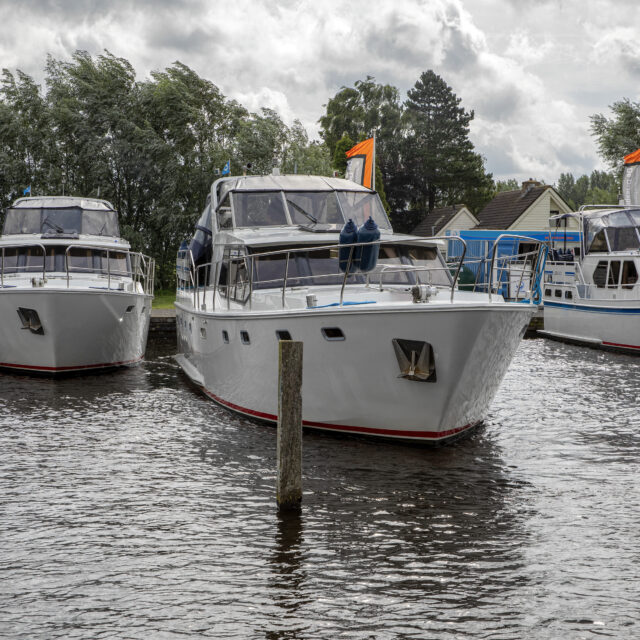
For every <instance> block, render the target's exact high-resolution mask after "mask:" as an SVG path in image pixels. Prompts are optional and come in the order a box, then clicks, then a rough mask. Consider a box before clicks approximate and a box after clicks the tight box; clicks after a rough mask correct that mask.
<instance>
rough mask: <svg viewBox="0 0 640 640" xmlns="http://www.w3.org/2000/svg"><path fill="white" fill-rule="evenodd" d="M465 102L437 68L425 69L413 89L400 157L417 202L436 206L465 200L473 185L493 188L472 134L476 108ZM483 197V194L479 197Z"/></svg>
mask: <svg viewBox="0 0 640 640" xmlns="http://www.w3.org/2000/svg"><path fill="white" fill-rule="evenodd" d="M460 102H461V99H460V98H458V97H457V96H456V95H455V94H454V93H453V91H452V90H451V88H450V87H449V86H448V85H447V84H446V83H445V81H444V80H443V79H442V78H441V77H440V76H438V75H437V74H435V73H434V72H433V71H426V72H424V73H423V74H422V75H421V76H420V78H419V80H418V81H417V82H416V84H415V86H414V88H413V89H410V90H409V92H408V97H407V100H406V102H405V111H404V114H403V120H404V123H405V135H404V137H403V139H402V142H401V158H402V163H403V167H404V173H405V176H406V181H407V195H408V196H409V200H410V203H411V205H412V206H413V208H416V209H420V210H423V211H431V210H432V209H434V208H435V207H436V206H443V205H452V204H455V203H456V202H462V200H461V198H462V197H463V196H468V195H469V194H470V193H471V192H472V191H474V190H478V191H479V192H484V193H485V194H488V193H489V192H490V191H491V190H492V188H493V182H492V179H491V175H489V174H486V173H485V171H484V159H483V158H482V156H480V155H479V154H477V153H475V151H474V149H473V144H472V143H471V141H470V140H469V123H470V122H471V120H472V119H473V111H471V112H467V111H465V110H464V109H463V108H462V107H461V106H460ZM484 199H485V197H484V196H480V197H479V198H478V203H480V202H482V201H484Z"/></svg>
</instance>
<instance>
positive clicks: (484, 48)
mask: <svg viewBox="0 0 640 640" xmlns="http://www.w3.org/2000/svg"><path fill="white" fill-rule="evenodd" d="M638 6H639V4H638V0H615V2H614V1H613V0H526V1H525V0H392V1H389V0H386V1H385V0H366V1H361V0H351V1H348V0H325V1H324V2H318V1H317V0H314V1H312V0H284V1H280V2H269V1H267V0H253V1H249V0H225V1H224V2H223V1H221V0H139V1H137V2H133V1H130V0H0V66H1V67H6V68H9V69H10V70H12V71H15V70H16V69H21V70H22V71H25V72H26V73H28V74H30V75H32V76H33V77H35V78H36V80H38V81H42V79H43V67H44V64H45V59H46V55H47V54H48V53H50V54H52V55H53V56H54V57H55V58H58V59H69V57H70V56H71V54H72V53H73V52H74V51H75V50H76V49H83V50H86V51H89V52H90V53H92V54H98V53H101V52H102V51H103V50H104V49H108V50H109V51H110V52H111V53H113V54H114V55H116V56H121V57H124V58H127V59H128V60H129V61H130V62H131V63H132V64H133V65H134V67H135V68H136V70H137V72H138V74H139V78H144V77H146V76H147V75H148V73H149V71H150V70H153V69H163V68H165V67H167V66H169V65H170V64H171V63H173V62H174V61H176V60H180V61H181V62H183V63H185V64H186V65H188V66H190V67H191V68H192V69H194V70H195V71H196V72H197V73H198V74H199V75H201V76H203V77H205V78H207V79H209V80H211V81H213V82H214V83H215V84H216V85H218V87H220V89H221V90H222V92H223V93H224V94H225V95H226V96H228V97H232V98H236V99H237V100H239V101H240V102H241V103H242V104H243V105H245V106H246V107H247V108H249V109H251V110H257V109H259V108H260V107H272V108H275V109H276V110H277V111H278V112H279V113H280V114H281V116H282V117H283V118H284V120H285V121H286V122H287V123H291V121H292V120H293V119H294V118H299V119H300V120H301V121H302V122H303V124H304V125H305V126H306V128H307V131H308V132H309V134H310V136H311V137H312V138H313V137H317V131H318V126H317V120H318V118H319V117H320V115H322V113H323V106H322V105H324V104H326V102H327V100H328V99H329V98H331V97H332V96H333V95H334V94H335V93H336V91H338V90H339V89H340V87H341V86H343V85H346V86H352V85H353V83H354V82H355V81H356V80H359V79H364V78H365V77H366V76H367V75H372V76H374V77H375V78H376V80H377V81H378V82H383V83H389V84H393V85H395V86H397V87H398V88H399V89H400V91H401V94H402V96H403V99H404V97H405V94H406V91H407V89H409V88H410V87H412V86H413V84H414V83H415V82H416V80H417V79H418V77H419V75H420V73H421V72H422V71H425V70H427V69H433V70H434V71H435V72H436V73H438V74H439V75H441V76H442V77H443V78H444V80H445V81H446V82H447V83H448V84H449V85H450V86H451V87H452V88H453V90H454V92H455V93H456V94H457V95H458V97H460V98H462V105H463V106H464V107H465V108H466V109H473V110H474V111H475V120H474V121H473V123H472V132H471V138H472V140H473V142H474V144H475V146H476V149H477V150H478V151H479V152H480V153H482V154H483V155H484V156H485V158H486V167H487V170H488V171H491V172H493V174H494V176H495V177H496V178H497V179H505V178H517V179H518V180H522V179H526V178H529V177H534V178H538V179H542V180H545V181H546V182H547V183H549V184H552V183H554V182H555V181H556V180H557V178H558V177H559V175H560V173H562V172H572V173H573V174H574V175H576V176H577V175H580V174H582V173H590V172H591V171H592V170H593V169H602V168H604V166H603V165H602V163H601V162H600V160H599V158H598V156H597V150H596V145H595V143H594V140H593V139H592V137H591V136H590V134H589V116H590V115H592V114H594V113H606V114H608V113H609V109H608V107H609V105H610V104H612V103H613V102H614V101H616V100H620V99H621V98H623V97H627V98H630V99H631V100H634V101H636V100H638V99H639V95H638V94H639V91H640V85H639V84H638V81H639V80H640V47H638V44H637V43H638V42H639V41H640V37H639V36H640V11H638Z"/></svg>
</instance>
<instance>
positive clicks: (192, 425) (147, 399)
mask: <svg viewBox="0 0 640 640" xmlns="http://www.w3.org/2000/svg"><path fill="white" fill-rule="evenodd" d="M171 351H172V345H168V346H165V347H162V346H160V347H157V348H156V349H155V351H152V352H151V353H150V354H148V361H147V362H146V363H144V364H143V365H142V366H139V367H136V368H133V369H124V370H121V371H117V372H113V373H109V374H105V375H99V376H86V377H82V378H70V379H62V380H48V379H34V378H21V377H16V376H10V375H5V376H0V481H1V482H2V487H3V491H2V493H1V494H0V517H1V518H2V523H3V527H2V546H1V547H0V568H1V569H2V578H3V580H2V585H3V586H2V589H1V590H0V637H2V638H12V639H13V638H29V639H33V638H101V637H104V638H150V637H154V638H155V637H161V638H173V637H176V638H177V637H185V636H186V637H193V638H200V637H212V638H268V639H274V640H275V639H284V638H300V639H303V638H304V639H307V638H464V637H469V638H480V637H482V638H518V639H519V638H523V637H526V638H557V637H570V638H591V637H593V638H595V637H613V638H620V637H625V638H627V637H635V636H636V635H637V631H638V630H637V627H636V625H637V622H636V617H637V616H636V615H635V612H636V611H637V604H636V602H637V598H638V596H639V595H640V594H639V593H638V591H639V590H640V589H639V587H638V585H639V584H640V569H638V566H637V557H638V552H639V551H640V534H639V533H638V531H639V530H640V527H639V526H638V525H639V524H640V509H639V507H640V492H638V490H637V481H636V473H637V466H638V461H639V460H640V436H639V435H638V426H639V425H638V423H639V422H640V419H639V418H638V416H637V413H636V410H635V402H636V399H637V397H638V393H639V392H640V359H633V358H630V357H627V356H621V355H616V354H606V353H602V352H597V351H591V350H588V349H580V348H578V347H572V346H568V345H563V344H558V343H553V342H544V341H541V340H531V341H526V342H524V343H523V344H522V346H521V348H520V350H519V352H518V355H517V357H516V361H515V362H514V365H513V366H512V368H511V369H510V371H509V373H508V375H507V377H506V379H505V381H504V383H503V385H502V387H501V389H500V392H499V394H498V397H497V398H496V401H495V403H494V405H493V407H492V413H491V415H490V416H489V419H488V420H487V424H486V427H485V428H483V429H481V430H479V431H478V432H476V433H475V434H474V435H473V436H472V437H470V438H468V439H466V440H462V441H459V442H458V443H456V444H454V445H452V446H450V447H443V448H440V449H418V448H411V447H407V446H398V445H393V444H383V443H373V442H369V441H366V440H358V439H350V438H335V437H333V436H325V435H323V434H317V433H307V434H306V435H305V438H304V498H303V507H302V511H301V513H299V514H298V513H295V512H294V513H280V514H279V513H278V511H277V509H276V505H275V480H276V473H275V469H276V453H275V430H274V429H273V428H272V427H268V426H263V425H258V424H254V423H251V422H247V421H246V420H244V419H243V418H240V417H238V416H234V415H231V414H229V413H227V412H226V411H224V410H222V409H220V408H219V407H217V406H216V405H215V404H213V403H212V402H210V401H208V400H206V399H205V398H203V397H202V396H200V395H198V394H197V393H195V392H194V391H193V390H192V389H191V388H190V387H188V385H187V384H186V382H185V380H184V378H183V376H182V375H181V374H180V372H179V371H178V369H177V368H176V367H175V366H174V364H173V362H172V360H171V358H170V357H169V356H170V353H171Z"/></svg>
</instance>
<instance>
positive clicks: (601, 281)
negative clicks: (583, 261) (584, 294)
mask: <svg viewBox="0 0 640 640" xmlns="http://www.w3.org/2000/svg"><path fill="white" fill-rule="evenodd" d="M607 265H608V262H607V261H606V260H600V262H598V264H597V265H596V268H595V269H594V270H593V284H595V285H596V287H599V288H600V289H603V288H604V287H605V286H606V282H607Z"/></svg>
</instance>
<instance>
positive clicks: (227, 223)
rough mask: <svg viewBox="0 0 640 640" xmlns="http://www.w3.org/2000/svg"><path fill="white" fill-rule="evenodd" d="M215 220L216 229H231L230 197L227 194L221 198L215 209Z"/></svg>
mask: <svg viewBox="0 0 640 640" xmlns="http://www.w3.org/2000/svg"><path fill="white" fill-rule="evenodd" d="M216 222H217V224H218V229H221V230H222V229H231V228H232V227H233V217H232V215H231V198H230V197H229V194H227V195H226V197H225V198H224V199H223V200H222V202H221V203H220V205H219V206H218V208H217V210H216Z"/></svg>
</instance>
